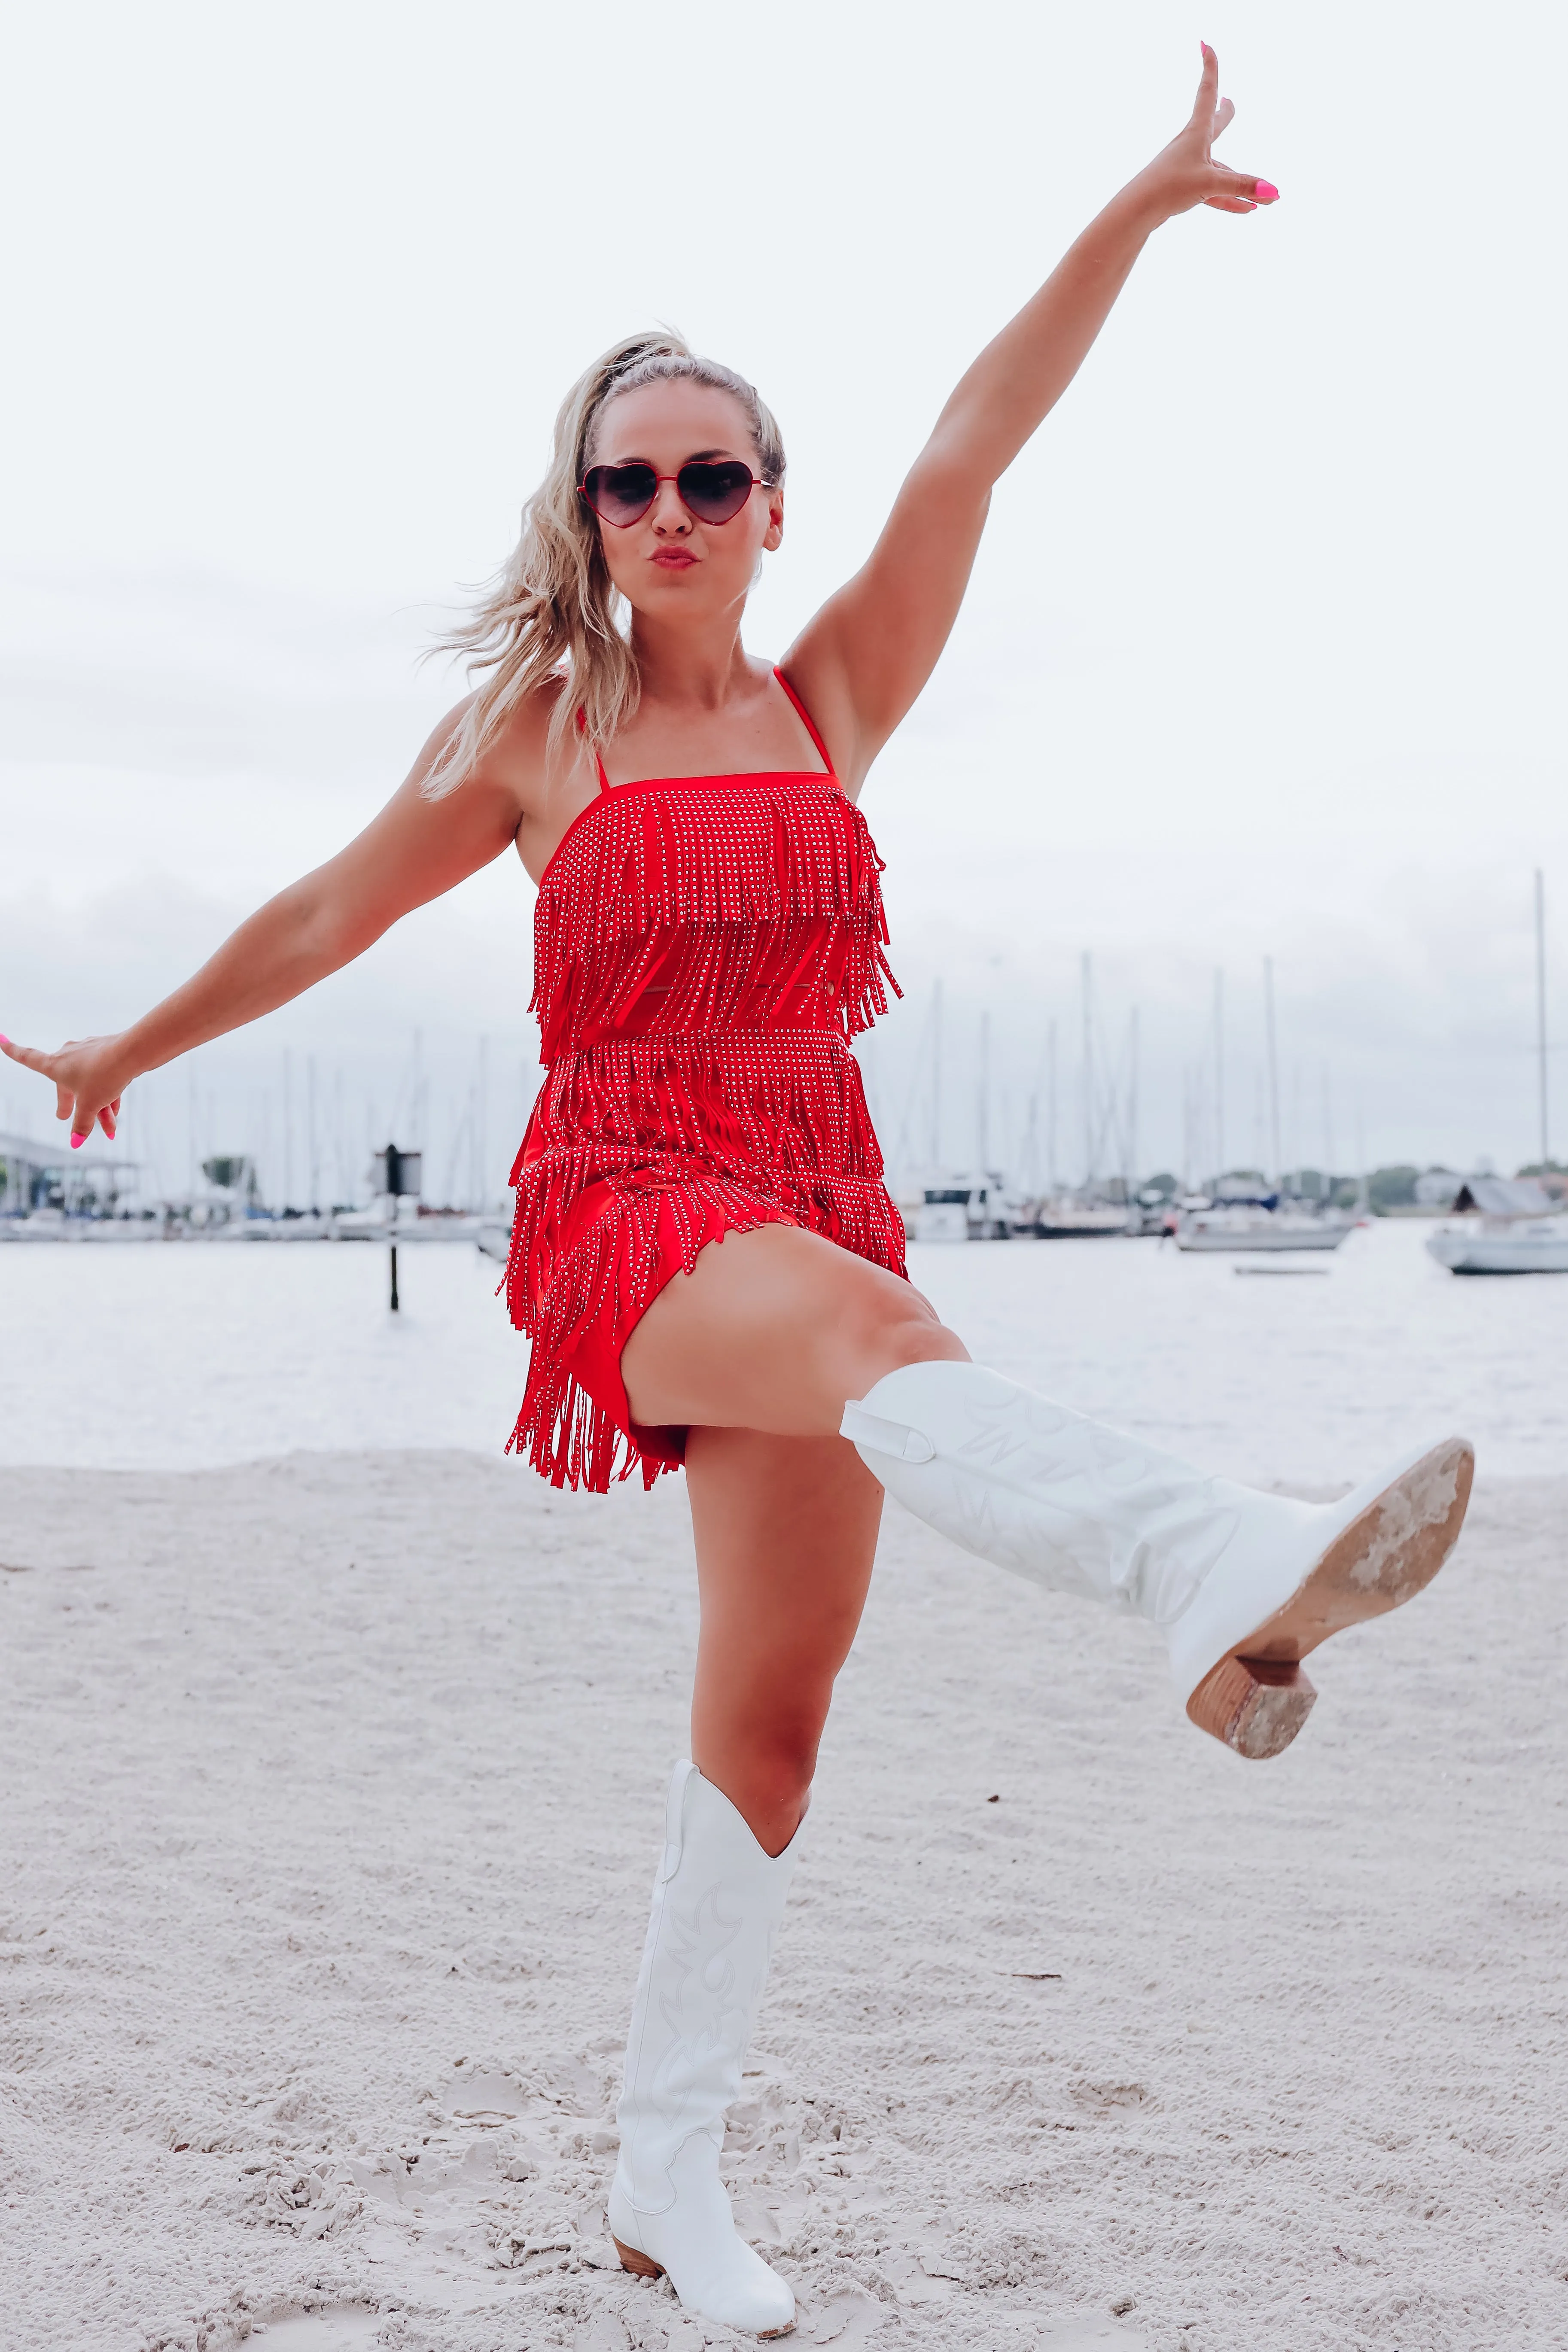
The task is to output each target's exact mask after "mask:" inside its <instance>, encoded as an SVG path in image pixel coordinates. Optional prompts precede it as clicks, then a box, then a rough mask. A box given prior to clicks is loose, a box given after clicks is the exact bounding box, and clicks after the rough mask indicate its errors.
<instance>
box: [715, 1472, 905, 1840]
mask: <svg viewBox="0 0 1568 2352" xmlns="http://www.w3.org/2000/svg"><path fill="white" fill-rule="evenodd" d="M686 1483H687V1489H688V1492H689V1496H690V1499H691V1524H692V1531H693V1534H694V1535H695V1537H696V1540H697V1582H698V1591H699V1592H700V1596H701V1602H702V1629H701V1633H700V1638H699V1641H698V1647H697V1679H696V1685H695V1687H694V1689H693V1692H692V1698H691V1756H692V1761H693V1762H694V1763H695V1764H696V1766H697V1768H698V1769H699V1771H700V1772H701V1774H702V1775H703V1777H704V1779H705V1780H711V1781H712V1782H713V1784H714V1786H715V1787H716V1788H719V1789H721V1790H723V1792H724V1794H725V1796H727V1797H728V1798H729V1800H730V1802H731V1804H732V1805H733V1806H734V1807H735V1808H736V1810H737V1811H738V1812H740V1813H742V1815H743V1816H744V1818H745V1821H746V1822H747V1824H748V1826H749V1827H750V1829H751V1832H752V1836H753V1837H754V1838H755V1839H756V1841H757V1843H758V1844H759V1845H761V1846H762V1847H763V1849H764V1851H765V1852H766V1853H783V1852H784V1847H785V1846H786V1845H788V1843H789V1842H790V1840H791V1838H792V1837H794V1835H795V1831H796V1829H797V1828H798V1827H799V1824H800V1818H801V1815H802V1814H803V1813H804V1812H805V1804H806V1797H807V1793H808V1791H809V1790H810V1788H811V1781H812V1775H813V1773H814V1772H815V1771H816V1748H817V1742H818V1741H819V1739H820V1738H821V1737H822V1727H823V1725H824V1723H825V1722H826V1719H827V1710H828V1706H829V1705H830V1703H831V1701H832V1697H833V1684H834V1678H835V1676H836V1675H837V1673H838V1669H839V1668H840V1666H841V1665H842V1664H844V1661H845V1659H846V1658H847V1656H848V1654H849V1645H850V1643H852V1642H853V1641H854V1639H855V1629H856V1627H857V1626H858V1624H859V1622H860V1612H861V1610H862V1609H863V1608H864V1606H865V1603H866V1592H867V1588H868V1585H869V1583H870V1581H871V1561H872V1556H873V1554H874V1553H875V1551H876V1549H877V1526H878V1521H879V1518H880V1517H881V1512H882V1489H881V1487H880V1486H879V1484H878V1482H877V1480H876V1479H875V1478H873V1477H872V1475H871V1474H870V1472H869V1471H868V1469H867V1468H866V1466H865V1465H864V1464H863V1463H862V1462H861V1460H860V1457H859V1455H858V1454H857V1453H856V1451H855V1449H854V1447H853V1446H852V1445H849V1444H846V1443H845V1441H844V1439H843V1438H841V1437H810V1438H790V1437H767V1436H764V1435H763V1434H762V1433H759V1432H758V1431H756V1430H750V1429H712V1428H707V1429H701V1428H699V1429H693V1430H692V1432H691V1433H690V1437H689V1441H688V1444H687V1453H686Z"/></svg>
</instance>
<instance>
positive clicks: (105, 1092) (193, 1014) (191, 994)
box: [0, 714, 522, 1150]
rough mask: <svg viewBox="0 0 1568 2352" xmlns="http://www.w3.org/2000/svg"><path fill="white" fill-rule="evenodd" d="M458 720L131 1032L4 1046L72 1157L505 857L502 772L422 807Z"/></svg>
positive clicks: (513, 798)
mask: <svg viewBox="0 0 1568 2352" xmlns="http://www.w3.org/2000/svg"><path fill="white" fill-rule="evenodd" d="M453 716H455V714H452V715H449V716H448V717H447V718H446V719H443V720H442V722H441V724H440V726H439V727H438V728H437V730H436V732H435V734H434V735H433V736H432V737H431V739H430V740H429V742H428V743H426V746H425V749H424V751H422V752H421V753H420V755H419V759H418V761H416V764H415V767H414V771H413V773H412V774H411V775H410V776H409V778H408V781H407V782H406V783H405V784H403V785H402V786H401V787H400V789H399V790H398V791H397V792H396V793H394V795H393V797H392V799H391V800H390V801H389V802H388V803H387V804H386V806H385V807H384V809H383V810H382V812H381V814H380V815H379V816H377V817H375V818H374V820H373V821H372V823H371V824H368V825H367V826H366V827H365V829H364V831H363V833H362V834H361V835H359V836H358V838H357V839H356V840H354V841H351V842H350V843H349V845H348V847H347V848H346V849H343V850H340V851H339V853H338V855H337V856H336V857H333V858H330V859H329V860H328V862H327V864H326V865H325V866H318V867H317V869H316V871H315V872H314V873H313V874H307V875H306V876H305V877H304V878H303V880H302V881H299V882H294V883H290V885H289V888H288V889H287V890H280V891H279V893H278V896H277V897H276V898H269V899H268V902H267V904H266V906H264V907H262V908H258V911H257V913H255V914H254V915H252V916H250V917H249V919H247V921H245V922H243V923H241V925H240V927H239V929H237V931H236V932H234V933H233V934H232V936H231V937H230V938H228V939H226V940H225V941H224V943H223V945H222V947H221V948H219V950H218V951H217V953H216V955H215V956H213V957H211V958H210V959H209V961H207V962H206V963H205V964H204V965H203V966H202V968H201V970H200V971H198V972H197V973H195V976H194V977H193V978H192V979H190V980H187V981H186V982H184V985H183V986H181V987H179V988H176V989H175V991H174V994H173V995H172V996H166V997H165V998H164V999H163V1003H162V1004H158V1005H155V1006H154V1007H153V1011H152V1012H151V1013H146V1014H144V1015H143V1017H142V1019H141V1020H140V1021H137V1022H135V1023H133V1024H132V1026H131V1027H130V1028H129V1029H125V1030H122V1031H121V1033H120V1034H119V1035H118V1036H113V1037H89V1038H86V1039H84V1040H82V1041H79V1042H73V1043H72V1044H70V1045H62V1046H61V1047H60V1049H59V1051H58V1053H53V1054H50V1053H43V1052H40V1051H39V1050H38V1049H37V1047H35V1046H31V1045H13V1044H12V1042H11V1040H10V1039H9V1038H8V1037H0V1049H3V1050H4V1051H5V1053H6V1054H7V1055H9V1056H10V1058H11V1060H12V1061H14V1062H20V1063H21V1064H22V1065H23V1066H24V1068H26V1069H29V1070H37V1072H38V1073H39V1075H40V1076H43V1077H46V1078H48V1079H50V1080H52V1081H53V1084H54V1087H55V1097H56V1113H55V1115H56V1117H57V1118H62V1119H63V1118H68V1119H69V1120H70V1123H71V1148H72V1150H75V1149H76V1147H77V1146H78V1145H79V1144H80V1143H83V1142H85V1141H86V1139H87V1138H88V1137H89V1135H90V1134H91V1133H92V1131H93V1129H94V1127H96V1126H100V1125H101V1127H102V1129H103V1131H104V1133H105V1135H107V1136H110V1137H112V1135H113V1133H114V1129H115V1125H116V1122H117V1120H118V1118H119V1116H120V1098H121V1095H122V1094H123V1092H124V1090H125V1088H126V1087H128V1086H129V1085H130V1084H131V1081H132V1078H137V1077H140V1076H142V1073H143V1072H144V1071H147V1070H156V1069H159V1068H161V1066H163V1063H165V1062H172V1061H174V1059H175V1057H176V1055H180V1054H188V1053H189V1052H190V1050H191V1048H192V1047H193V1046H194V1045H205V1044H206V1043H207V1041H208V1040H209V1038H213V1037H221V1036H223V1035H224V1034H226V1032H227V1031H228V1030H230V1029H239V1028H243V1026H244V1025H245V1024H246V1023H247V1021H258V1020H259V1019H260V1018H261V1016H262V1014H263V1013H272V1012H275V1011H276V1010H277V1008H278V1006H279V1005H280V1004H287V1003H289V999H290V998H291V997H295V996H300V995H303V993H304V992H305V990H306V989H308V988H313V987H314V985H315V983H316V982H317V981H319V980H325V978H326V977H327V974H328V973H329V972H333V971H340V970H341V969H342V966H343V965H344V964H346V963H352V962H353V960H354V958H355V957H356V956H359V955H363V953H364V951H365V950H366V948H368V947H370V946H371V945H372V944H373V943H374V941H375V940H378V939H379V938H380V937H381V935H382V933H383V931H384V930H387V929H390V927H391V926H392V925H393V924H394V923H395V922H396V920H397V919H398V917H399V916H400V915H406V914H407V913H409V912H410V911H411V909H412V908H415V907H422V906H424V905H425V903H426V900H427V899H430V898H439V897H440V896H441V894H442V892H443V891H444V890H451V889H454V888H456V887H457V885H458V883H459V882H461V881H463V880H465V879H466V878H467V877H468V875H470V874H473V873H477V872H478V870H479V867H480V866H488V865H489V862H490V860H491V859H492V858H494V857H499V856H500V854H501V852H502V850H503V849H505V848H506V847H507V846H508V845H509V844H510V842H511V840H512V838H513V836H514V835H515V834H516V832H517V828H518V823H519V819H520V817H521V814H522V811H521V807H520V805H519V802H518V798H517V795H516V793H515V790H514V789H513V788H512V786H511V784H510V782H509V780H508V779H507V777H506V776H505V775H504V774H503V773H499V772H496V770H495V768H494V767H493V766H491V767H487V766H485V765H483V764H481V766H480V767H479V768H478V769H476V770H475V771H474V772H473V773H472V774H470V775H469V776H468V777H467V778H466V779H465V781H464V782H463V783H462V784H461V785H460V786H459V787H458V791H456V792H455V793H452V794H451V796H450V797H449V798H448V799H446V800H437V801H427V800H426V799H425V798H424V797H423V796H422V794H421V793H420V789H419V787H420V784H421V782H423V780H424V777H425V775H426V772H427V770H428V769H429V768H430V767H431V765H432V764H433V763H434V761H435V759H436V757H437V753H438V751H440V748H441V746H442V744H443V743H444V742H445V741H446V740H447V735H448V734H449V733H450V731H451V728H452V719H453Z"/></svg>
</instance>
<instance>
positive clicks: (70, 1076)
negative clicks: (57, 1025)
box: [0, 1037, 137, 1151]
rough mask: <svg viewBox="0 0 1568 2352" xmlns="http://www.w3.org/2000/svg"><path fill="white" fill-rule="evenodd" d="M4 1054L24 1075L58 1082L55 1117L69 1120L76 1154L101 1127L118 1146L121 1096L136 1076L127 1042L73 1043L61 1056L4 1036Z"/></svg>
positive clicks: (1, 1042)
mask: <svg viewBox="0 0 1568 2352" xmlns="http://www.w3.org/2000/svg"><path fill="white" fill-rule="evenodd" d="M0 1052H4V1053H5V1054H7V1055H9V1056H10V1058H11V1060H12V1061H13V1062H20V1064H21V1065H22V1067H23V1068H24V1069H25V1070H37V1073H38V1076H40V1077H43V1078H52V1079H53V1080H54V1086H55V1117H56V1118H68V1119H69V1121H70V1123H71V1150H73V1151H77V1150H80V1148H81V1146H82V1145H83V1144H84V1143H85V1142H86V1141H87V1139H88V1137H89V1135H90V1134H91V1133H92V1130H93V1129H94V1128H95V1127H101V1128H102V1129H103V1131H104V1133H105V1135H107V1136H108V1138H109V1139H110V1142H111V1143H112V1142H113V1140H114V1129H115V1126H116V1124H117V1122H118V1120H119V1118H120V1097H121V1094H122V1093H123V1092H124V1090H125V1088H126V1087H128V1086H129V1085H130V1083H131V1081H132V1078H133V1077H135V1076H136V1075H137V1073H136V1071H135V1070H134V1069H133V1068H128V1067H127V1066H126V1055H125V1049H124V1041H123V1039H121V1038H119V1037H83V1038H80V1039H76V1038H73V1039H71V1040H70V1041H69V1042H68V1044H66V1045H62V1046H61V1047H60V1049H59V1051H58V1054H43V1053H40V1052H39V1051H38V1049H37V1046H36V1045H13V1044H12V1043H11V1040H10V1039H9V1037H0Z"/></svg>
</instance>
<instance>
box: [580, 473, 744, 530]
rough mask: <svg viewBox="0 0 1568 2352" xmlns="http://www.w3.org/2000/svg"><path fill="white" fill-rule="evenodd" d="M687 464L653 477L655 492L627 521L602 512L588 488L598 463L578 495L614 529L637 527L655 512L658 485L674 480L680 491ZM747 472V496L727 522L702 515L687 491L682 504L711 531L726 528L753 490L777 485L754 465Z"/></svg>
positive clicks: (582, 482) (633, 528) (739, 511)
mask: <svg viewBox="0 0 1568 2352" xmlns="http://www.w3.org/2000/svg"><path fill="white" fill-rule="evenodd" d="M640 462H641V461H640V460H638V459H636V458H634V459H633V460H632V463H633V464H634V465H635V464H637V463H640ZM711 462H712V461H711V460H710V459H708V458H705V457H690V458H688V460H687V466H706V465H709V464H710V463H711ZM722 462H723V463H724V464H725V465H736V466H738V465H739V464H740V462H741V461H740V459H739V458H738V457H727V458H725V459H723V460H722ZM687 466H682V467H681V468H680V473H678V474H658V473H656V474H655V475H654V478H653V492H652V495H651V497H650V498H649V499H648V502H647V506H646V507H643V508H642V509H640V510H639V511H638V512H637V514H635V515H631V516H629V517H628V518H627V520H626V521H625V522H616V520H615V518H614V517H613V516H611V515H605V514H600V513H599V509H598V508H597V507H596V506H595V505H594V494H593V492H592V490H590V489H589V488H588V474H596V473H598V472H599V471H600V468H599V467H597V466H590V467H589V468H588V473H587V474H584V477H583V478H582V480H581V481H580V482H579V483H578V485H577V495H578V497H579V498H581V499H585V500H586V501H587V503H588V505H589V507H590V508H591V509H592V510H593V512H594V513H595V515H597V516H598V519H599V520H600V521H601V522H607V523H608V524H609V526H610V529H611V530H636V528H637V524H638V523H639V522H641V520H642V519H643V517H644V515H647V514H651V513H652V511H653V509H654V507H655V505H656V504H657V502H658V486H659V484H660V483H661V482H673V483H674V484H675V487H676V488H677V490H678V491H680V475H681V474H684V473H685V472H686V470H687ZM603 470H604V471H605V473H611V472H619V471H620V470H621V468H620V467H609V466H606V467H604V469H603ZM650 470H651V469H650ZM745 472H746V477H747V482H748V488H747V490H746V497H745V498H744V499H742V500H741V504H740V506H738V507H737V508H736V509H735V514H729V515H726V516H725V517H724V522H714V521H713V520H711V519H710V517H708V516H706V515H700V514H699V513H698V511H697V509H696V508H695V507H694V506H692V504H691V503H690V501H689V499H688V498H687V497H686V495H685V493H684V491H680V503H681V505H682V506H683V507H684V508H685V509H686V511H687V513H688V514H689V516H690V517H691V520H692V521H693V522H700V523H701V524H703V526H704V527H705V528H706V529H707V530H723V528H724V523H730V522H733V521H734V520H735V516H736V515H738V514H740V513H741V512H742V510H743V509H744V507H745V505H746V500H747V499H749V498H750V497H751V495H752V490H771V489H772V488H773V483H772V482H770V481H769V480H768V479H767V477H766V476H765V475H763V474H753V473H752V469H751V467H750V466H748V467H746V468H745Z"/></svg>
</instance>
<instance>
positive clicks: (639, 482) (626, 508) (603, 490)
mask: <svg viewBox="0 0 1568 2352" xmlns="http://www.w3.org/2000/svg"><path fill="white" fill-rule="evenodd" d="M583 488H584V492H585V494H586V496H587V500H588V504H589V505H590V506H591V507H592V508H593V509H594V512H595V514H596V515H597V516H598V517H599V519H600V520H601V521H602V522H608V523H615V524H616V525H618V526H619V527H620V528H621V529H622V530H624V529H625V528H626V524H627V523H632V522H640V521H641V520H642V518H643V516H644V515H645V514H647V510H648V509H649V507H651V506H652V504H653V502H654V499H655V498H656V497H657V496H658V481H657V480H656V478H655V477H654V470H653V467H651V466H590V467H589V468H588V470H587V472H586V473H585V474H584V477H583Z"/></svg>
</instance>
